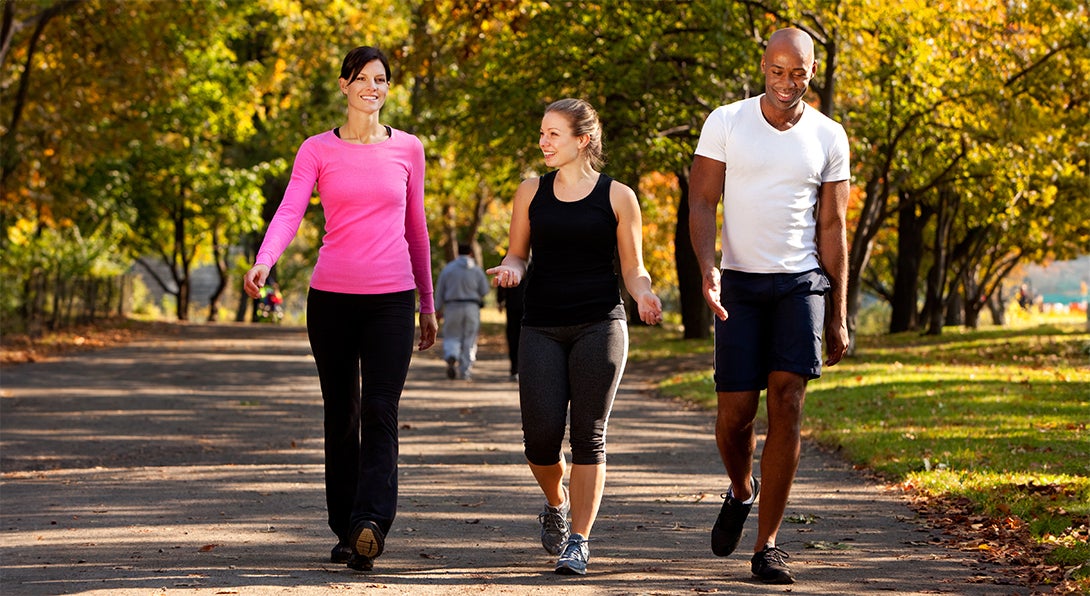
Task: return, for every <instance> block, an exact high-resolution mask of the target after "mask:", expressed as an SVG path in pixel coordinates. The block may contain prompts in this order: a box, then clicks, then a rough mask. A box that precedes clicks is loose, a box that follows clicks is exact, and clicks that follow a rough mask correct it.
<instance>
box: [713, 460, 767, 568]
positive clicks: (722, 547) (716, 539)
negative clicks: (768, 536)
mask: <svg viewBox="0 0 1090 596" xmlns="http://www.w3.org/2000/svg"><path fill="white" fill-rule="evenodd" d="M751 478H752V479H753V483H752V484H753V498H756V497H757V495H758V494H760V492H761V481H760V480H757V477H756V476H752V477H751ZM750 509H753V503H749V504H745V503H743V502H741V501H739V500H738V499H735V498H734V497H733V496H732V495H731V491H730V490H729V489H728V490H727V497H726V499H724V500H723V508H722V509H720V510H719V517H717V518H716V519H715V525H714V526H712V552H713V553H715V554H716V556H720V557H725V556H727V555H729V554H731V553H733V552H734V549H736V548H738V542H739V541H741V540H742V528H743V527H744V526H745V525H746V518H747V517H749V510H750Z"/></svg>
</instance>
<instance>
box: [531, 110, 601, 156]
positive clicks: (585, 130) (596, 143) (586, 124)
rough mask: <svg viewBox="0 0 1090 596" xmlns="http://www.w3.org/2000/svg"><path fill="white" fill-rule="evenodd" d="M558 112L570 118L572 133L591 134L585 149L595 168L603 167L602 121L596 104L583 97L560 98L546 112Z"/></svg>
mask: <svg viewBox="0 0 1090 596" xmlns="http://www.w3.org/2000/svg"><path fill="white" fill-rule="evenodd" d="M549 112H556V113H557V114H561V115H563V116H564V117H565V118H567V119H568V124H570V125H571V132H572V135H574V136H577V137H581V136H583V135H589V136H590V143H588V144H587V146H586V147H585V148H584V149H583V151H585V152H586V155H587V158H588V159H590V165H591V167H593V168H594V169H599V168H601V167H602V154H603V149H602V123H601V121H599V120H598V112H597V111H595V109H594V106H592V105H590V103H588V102H586V101H584V100H582V99H573V98H570V97H569V98H566V99H558V100H556V101H554V102H553V103H551V104H549V106H548V107H546V108H545V113H546V114H548V113H549Z"/></svg>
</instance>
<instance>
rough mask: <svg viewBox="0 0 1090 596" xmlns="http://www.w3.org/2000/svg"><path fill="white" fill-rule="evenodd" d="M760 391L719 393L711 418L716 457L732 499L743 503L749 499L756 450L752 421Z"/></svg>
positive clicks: (755, 437)
mask: <svg viewBox="0 0 1090 596" xmlns="http://www.w3.org/2000/svg"><path fill="white" fill-rule="evenodd" d="M760 394H761V392H760V391H723V392H719V393H718V394H717V396H718V402H719V404H718V412H717V413H716V417H715V444H716V446H717V447H718V448H719V457H720V459H722V460H723V467H724V468H726V470H727V476H729V477H730V482H731V487H732V488H731V491H732V492H733V494H734V498H735V499H737V500H739V501H746V500H748V499H749V498H750V497H752V496H753V495H752V492H753V490H752V489H753V486H752V484H751V483H750V477H751V476H752V474H753V454H754V452H755V451H756V450H757V435H756V433H755V432H754V429H753V421H754V419H755V418H756V416H757V403H758V398H759V396H760Z"/></svg>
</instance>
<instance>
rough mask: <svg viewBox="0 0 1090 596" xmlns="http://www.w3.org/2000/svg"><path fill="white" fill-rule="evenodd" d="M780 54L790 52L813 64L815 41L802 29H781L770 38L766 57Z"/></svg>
mask: <svg viewBox="0 0 1090 596" xmlns="http://www.w3.org/2000/svg"><path fill="white" fill-rule="evenodd" d="M779 52H789V53H791V54H795V55H797V56H798V57H800V58H802V59H803V60H805V61H806V62H812V61H813V60H814V40H813V39H812V38H811V37H810V36H809V35H808V34H807V33H806V32H805V31H803V30H801V29H795V28H787V29H779V30H777V31H775V32H773V33H772V36H771V37H769V38H768V47H766V48H765V56H768V55H770V54H774V53H779Z"/></svg>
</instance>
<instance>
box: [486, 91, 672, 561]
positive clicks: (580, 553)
mask: <svg viewBox="0 0 1090 596" xmlns="http://www.w3.org/2000/svg"><path fill="white" fill-rule="evenodd" d="M538 144H539V146H540V148H541V151H542V153H543V154H544V157H545V165H546V166H547V167H549V168H553V171H551V172H549V173H547V174H545V175H544V176H541V177H536V178H530V179H527V180H524V181H523V182H522V183H521V184H520V185H519V187H518V190H517V191H516V192H515V197H514V202H513V206H512V213H511V224H510V231H509V239H508V250H507V255H506V256H505V257H504V258H503V261H502V262H501V263H500V265H499V266H496V267H493V268H491V269H489V270H488V274H489V275H493V276H494V277H493V283H494V284H496V285H498V286H503V287H505V288H513V287H515V286H518V285H519V284H520V283H523V277H525V279H526V281H525V284H526V300H525V309H526V310H525V313H524V315H523V325H522V335H521V338H520V340H519V358H518V362H519V369H518V374H519V403H520V406H521V411H522V432H523V439H524V444H525V453H526V459H527V460H528V462H529V465H530V470H531V472H532V473H533V475H534V478H535V479H536V480H537V483H538V486H539V487H540V488H541V490H542V492H544V493H545V500H546V502H545V509H544V511H542V512H541V514H540V515H539V516H538V520H539V521H540V523H541V543H542V546H544V547H545V550H546V551H547V552H549V553H550V554H553V555H558V556H559V558H558V559H557V563H556V567H555V571H556V572H557V573H560V574H578V575H583V574H585V573H586V570H587V560H588V558H589V557H590V549H589V547H588V545H587V541H588V540H589V539H590V532H591V527H592V525H593V524H594V520H595V517H597V515H598V508H599V506H600V504H601V501H602V493H603V492H604V490H605V478H606V423H607V421H608V419H609V414H610V411H611V409H612V407H613V399H614V397H615V396H616V394H617V387H618V385H619V384H620V381H621V375H622V374H623V372H624V367H625V362H626V360H627V357H628V326H627V321H626V315H625V309H624V306H623V304H622V303H621V297H620V290H619V288H618V280H617V274H616V273H615V272H614V258H615V256H616V257H618V258H619V260H620V272H621V276H622V279H623V280H624V284H625V287H626V288H627V290H628V292H629V294H631V296H632V298H633V299H634V300H635V301H636V304H637V306H638V309H639V316H640V319H641V320H643V321H644V322H645V323H647V324H649V325H653V324H656V323H660V322H661V321H662V303H661V301H660V300H659V298H658V296H656V295H655V293H654V292H653V291H652V290H651V275H650V274H649V273H648V272H647V269H646V268H645V267H644V265H643V249H642V238H641V234H642V225H641V221H640V206H639V202H638V201H637V200H636V193H634V192H633V191H632V189H631V188H629V187H628V186H625V185H624V184H621V183H620V182H616V181H614V180H613V179H611V178H610V177H609V176H607V175H605V174H602V173H600V172H599V171H598V168H600V167H601V156H602V125H601V123H600V122H599V120H598V114H597V112H595V110H594V108H593V107H591V105H590V104H589V103H587V102H585V101H583V100H579V99H561V100H558V101H556V102H553V103H552V104H549V106H548V107H547V108H546V109H545V115H544V117H543V118H542V120H541V137H540V140H539V142H538ZM531 259H532V261H531ZM528 262H530V263H531V265H530V267H529V271H527V263H528ZM569 404H570V415H571V422H570V437H569V442H570V445H571V461H572V465H571V478H570V482H569V486H570V490H566V489H565V488H564V476H565V472H566V471H567V465H566V463H565V461H564V455H563V451H562V447H563V445H562V443H563V439H564V431H565V423H566V420H567V418H568V414H569ZM569 511H570V513H571V523H570V525H569V522H568V520H567V515H568V513H569Z"/></svg>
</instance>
